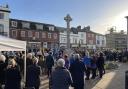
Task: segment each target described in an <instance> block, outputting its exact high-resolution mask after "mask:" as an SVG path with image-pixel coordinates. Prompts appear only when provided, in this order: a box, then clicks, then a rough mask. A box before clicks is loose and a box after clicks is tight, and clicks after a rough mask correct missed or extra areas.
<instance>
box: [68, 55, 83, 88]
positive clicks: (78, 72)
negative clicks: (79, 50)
mask: <svg viewBox="0 0 128 89" xmlns="http://www.w3.org/2000/svg"><path fill="white" fill-rule="evenodd" d="M69 70H70V72H71V76H72V79H73V87H74V89H84V72H85V70H86V68H85V65H84V63H83V62H82V61H80V56H79V54H76V55H75V61H74V62H73V63H72V64H71V65H70V68H69Z"/></svg>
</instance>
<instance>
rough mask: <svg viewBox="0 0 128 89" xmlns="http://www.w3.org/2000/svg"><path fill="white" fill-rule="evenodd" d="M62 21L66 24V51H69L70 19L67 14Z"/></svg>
mask: <svg viewBox="0 0 128 89" xmlns="http://www.w3.org/2000/svg"><path fill="white" fill-rule="evenodd" d="M64 20H65V21H66V23H67V49H70V21H72V18H71V17H70V15H69V14H67V16H66V17H64Z"/></svg>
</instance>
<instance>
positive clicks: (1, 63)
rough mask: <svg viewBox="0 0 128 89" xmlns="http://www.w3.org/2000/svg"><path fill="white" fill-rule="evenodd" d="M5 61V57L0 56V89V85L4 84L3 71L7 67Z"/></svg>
mask: <svg viewBox="0 0 128 89" xmlns="http://www.w3.org/2000/svg"><path fill="white" fill-rule="evenodd" d="M5 60H6V57H5V56H4V55H0V89H2V85H3V84H5V70H6V66H7V64H6V63H5Z"/></svg>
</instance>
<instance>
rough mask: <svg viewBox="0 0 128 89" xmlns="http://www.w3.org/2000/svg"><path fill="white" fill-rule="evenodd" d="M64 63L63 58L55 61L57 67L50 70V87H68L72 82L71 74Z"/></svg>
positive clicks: (60, 88) (64, 88) (65, 88)
mask: <svg viewBox="0 0 128 89" xmlns="http://www.w3.org/2000/svg"><path fill="white" fill-rule="evenodd" d="M64 65H65V61H64V59H59V60H58V61H57V68H56V69H55V70H54V71H53V72H52V74H51V77H50V81H49V85H50V89H69V86H70V85H71V84H72V77H71V74H70V72H69V71H68V70H67V69H66V68H65V67H64Z"/></svg>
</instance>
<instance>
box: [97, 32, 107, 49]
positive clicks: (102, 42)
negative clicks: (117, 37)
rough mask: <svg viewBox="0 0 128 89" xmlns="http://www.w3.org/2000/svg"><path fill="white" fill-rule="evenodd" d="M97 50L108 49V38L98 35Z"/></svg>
mask: <svg viewBox="0 0 128 89" xmlns="http://www.w3.org/2000/svg"><path fill="white" fill-rule="evenodd" d="M96 48H97V49H103V48H106V36H105V35H102V34H99V33H96Z"/></svg>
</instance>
